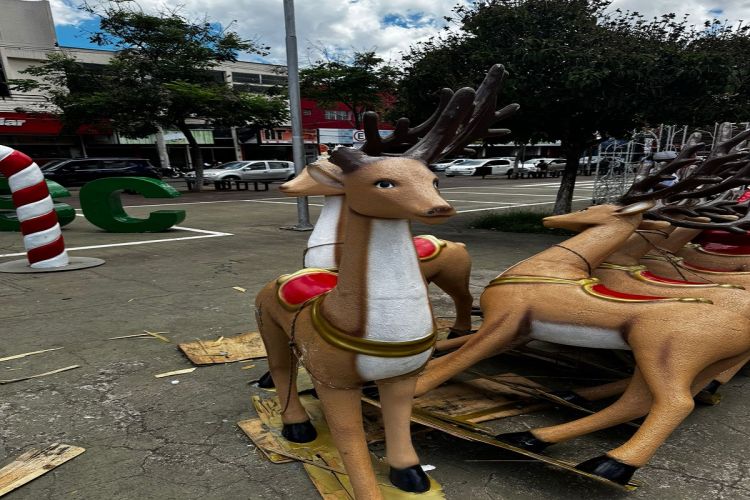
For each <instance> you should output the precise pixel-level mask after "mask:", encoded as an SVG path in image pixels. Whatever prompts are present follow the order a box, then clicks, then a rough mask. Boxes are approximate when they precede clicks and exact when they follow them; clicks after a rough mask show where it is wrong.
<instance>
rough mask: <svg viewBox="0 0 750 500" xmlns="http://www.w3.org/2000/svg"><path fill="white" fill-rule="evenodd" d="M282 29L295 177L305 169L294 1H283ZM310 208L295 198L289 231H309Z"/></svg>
mask: <svg viewBox="0 0 750 500" xmlns="http://www.w3.org/2000/svg"><path fill="white" fill-rule="evenodd" d="M284 27H285V28H286V66H287V74H288V75H289V106H290V107H291V116H292V155H293V157H294V171H295V172H296V173H297V175H299V174H300V172H302V169H303V168H305V143H304V141H303V139H302V103H301V98H300V92H299V68H298V67H297V65H298V63H297V34H296V27H295V24H294V0H284ZM312 228H313V226H312V224H310V208H309V206H308V203H307V196H301V197H299V198H297V225H296V226H292V227H290V228H289V229H293V230H296V231H310V230H312Z"/></svg>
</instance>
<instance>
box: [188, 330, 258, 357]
mask: <svg viewBox="0 0 750 500" xmlns="http://www.w3.org/2000/svg"><path fill="white" fill-rule="evenodd" d="M178 347H179V348H180V350H181V351H182V352H183V353H185V356H187V357H188V358H189V359H190V361H192V362H193V364H196V365H213V364H219V363H234V362H236V361H244V360H246V359H257V358H265V357H266V348H265V347H263V341H262V340H261V338H260V334H259V333H258V332H248V333H242V334H240V335H234V336H232V337H220V338H219V339H214V340H197V341H195V342H186V343H184V344H179V346H178Z"/></svg>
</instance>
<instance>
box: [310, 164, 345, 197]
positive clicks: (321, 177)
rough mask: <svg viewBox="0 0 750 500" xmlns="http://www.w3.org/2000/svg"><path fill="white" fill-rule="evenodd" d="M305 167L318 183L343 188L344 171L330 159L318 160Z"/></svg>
mask: <svg viewBox="0 0 750 500" xmlns="http://www.w3.org/2000/svg"><path fill="white" fill-rule="evenodd" d="M306 168H307V173H309V174H310V177H312V178H313V179H315V181H316V182H318V183H319V184H323V185H324V186H328V187H332V188H336V189H341V190H343V189H344V172H343V171H342V170H341V168H340V167H338V166H337V165H334V164H333V163H331V162H330V161H326V160H319V161H316V162H315V163H311V164H309V165H308V166H307V167H306Z"/></svg>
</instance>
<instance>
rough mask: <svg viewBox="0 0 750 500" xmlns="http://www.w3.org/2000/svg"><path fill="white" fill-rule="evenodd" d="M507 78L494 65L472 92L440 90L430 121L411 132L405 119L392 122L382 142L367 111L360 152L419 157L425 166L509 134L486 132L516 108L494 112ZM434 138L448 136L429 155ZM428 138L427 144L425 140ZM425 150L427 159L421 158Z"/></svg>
mask: <svg viewBox="0 0 750 500" xmlns="http://www.w3.org/2000/svg"><path fill="white" fill-rule="evenodd" d="M507 75H508V73H507V72H506V71H505V68H504V67H503V66H502V65H501V64H495V65H494V66H492V67H491V68H490V69H489V71H488V72H487V75H486V76H485V78H484V80H483V81H482V83H481V85H480V86H479V87H478V88H477V90H476V92H475V91H474V90H473V89H471V88H469V87H466V88H463V89H461V90H459V91H458V92H456V93H455V94H454V93H453V91H452V90H450V89H442V90H441V91H440V92H439V95H440V103H439V104H438V107H437V109H436V110H435V112H434V113H433V114H432V116H430V118H428V119H427V120H425V121H424V122H423V123H421V124H420V125H418V126H416V127H413V128H409V119H408V118H400V119H399V120H398V121H397V122H396V126H395V129H394V131H393V133H392V134H391V135H390V136H388V137H386V138H384V139H381V137H380V134H379V132H378V117H377V114H376V113H374V112H371V111H368V112H367V113H365V116H364V118H363V123H364V125H363V126H364V131H365V137H366V142H365V144H364V145H363V146H362V148H361V150H362V151H364V152H365V153H367V154H368V155H371V156H375V155H385V156H392V155H401V154H403V155H406V156H412V157H419V159H422V160H425V161H427V162H428V163H429V162H432V161H436V160H438V159H440V158H443V157H445V156H448V155H450V154H455V153H458V152H461V151H465V148H466V146H467V145H468V144H470V143H471V142H472V141H475V140H477V139H480V138H484V137H500V136H503V135H507V134H509V133H510V130H509V129H505V128H498V129H492V128H490V127H491V126H492V125H493V124H494V123H496V122H497V121H499V120H503V119H506V118H508V117H509V116H511V115H512V114H513V113H515V112H516V111H517V110H518V108H519V106H518V104H509V105H507V106H505V107H504V108H502V109H501V110H498V111H496V110H495V106H496V105H497V97H498V94H499V92H500V90H501V89H502V83H503V80H504V79H505V77H506V76H507ZM467 91H471V93H472V96H471V97H472V102H470V103H468V104H469V106H468V108H466V105H467V103H466V101H465V99H466V98H467V97H466V95H467V94H466V92H467ZM459 93H462V95H461V97H460V99H456V97H457V95H458V94H459ZM451 105H453V106H456V105H458V106H460V108H461V112H460V113H458V112H457V111H456V110H454V111H452V112H450V111H449V107H450V106H451ZM464 111H466V112H464ZM449 120H455V123H452V124H450V123H448V121H449ZM453 125H455V127H454V126H453ZM437 134H448V135H445V136H442V139H440V140H439V144H441V145H442V147H441V148H440V149H439V150H435V151H433V150H432V148H433V147H434V146H435V145H436V144H438V142H436V137H437V136H438V135H437ZM428 137H429V140H427V139H428ZM425 140H427V142H425ZM427 143H429V144H430V146H429V147H428V146H426V144H427ZM407 148H409V149H407ZM426 148H427V149H426ZM428 149H429V150H430V153H429V155H427V156H424V157H423V154H424V152H425V151H427V150H428ZM405 150H406V151H405Z"/></svg>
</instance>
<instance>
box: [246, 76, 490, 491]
mask: <svg viewBox="0 0 750 500" xmlns="http://www.w3.org/2000/svg"><path fill="white" fill-rule="evenodd" d="M474 98H475V92H474V91H473V90H472V89H468V88H465V89H461V90H459V91H457V92H456V93H455V94H454V95H453V96H452V97H451V100H450V102H449V103H448V104H447V106H446V107H445V109H444V111H443V112H442V113H441V115H440V117H439V118H438V120H437V123H436V124H435V125H434V127H432V128H431V129H430V130H429V132H427V134H426V135H425V136H424V137H423V138H422V139H421V140H420V141H419V142H418V143H416V144H415V145H413V146H412V147H411V148H409V149H408V150H407V151H406V152H405V153H404V155H403V156H401V157H372V156H368V155H367V154H365V153H364V152H362V151H358V150H353V149H349V148H340V149H337V150H336V151H334V152H333V153H332V154H331V156H330V162H321V163H319V164H313V165H310V166H309V167H308V169H309V170H308V171H309V173H310V175H311V176H312V177H313V178H314V179H315V180H316V181H317V182H319V183H321V184H325V185H328V186H331V187H333V188H335V189H337V190H339V191H343V192H344V194H345V195H346V198H347V203H346V205H347V210H348V212H347V216H346V228H345V229H344V234H343V241H344V242H345V245H344V246H343V248H342V250H341V257H340V262H339V272H338V275H336V274H335V273H332V272H330V271H327V270H323V269H305V270H302V271H300V272H299V273H295V274H293V275H289V276H283V277H281V278H279V279H278V280H275V281H273V282H271V283H269V284H268V285H267V286H266V287H264V288H263V290H261V291H260V293H259V294H258V296H257V298H256V315H257V322H258V328H259V330H260V333H261V336H262V338H263V341H264V343H265V345H266V349H267V352H268V362H269V367H270V370H271V374H272V376H273V379H274V381H275V382H276V386H277V393H278V395H279V399H280V403H281V407H282V408H283V411H282V422H283V424H284V426H283V430H282V435H283V436H284V437H285V438H286V439H288V440H290V441H295V442H309V441H311V440H313V439H315V437H316V432H315V429H314V427H313V426H312V425H311V423H310V421H309V418H308V416H307V414H306V412H305V409H304V408H303V406H302V405H301V403H300V401H299V397H298V395H297V391H296V389H295V385H296V373H297V371H296V365H297V361H298V360H299V361H301V362H302V363H303V365H304V366H305V367H306V368H307V370H308V371H309V372H310V375H311V376H312V379H313V383H314V385H315V389H316V391H317V393H318V396H319V398H320V400H321V403H322V405H323V410H324V413H325V416H326V420H327V421H328V425H329V427H330V429H331V434H332V437H333V440H334V443H335V445H336V447H337V449H338V450H339V452H340V454H341V457H342V460H343V462H344V467H345V469H346V471H347V473H348V474H349V478H350V480H351V483H352V487H353V489H354V494H355V497H356V498H358V499H370V498H380V497H381V495H380V491H379V489H378V486H377V482H376V480H375V475H374V473H373V471H372V467H371V464H370V457H369V453H368V449H367V444H366V442H365V435H364V430H363V428H362V414H361V411H362V409H361V402H360V396H361V393H360V389H361V386H362V384H363V383H364V382H366V381H375V382H376V383H377V384H378V388H379V391H380V396H381V405H382V411H383V421H384V425H385V435H386V460H387V462H388V464H389V465H390V467H391V473H390V478H391V482H392V483H393V484H394V485H395V486H397V487H398V488H400V489H402V490H406V491H412V492H422V491H426V490H427V489H429V479H428V478H427V476H426V475H425V474H424V472H423V471H422V469H421V467H420V465H419V458H418V457H417V454H416V452H415V451H414V448H413V446H412V444H411V435H410V415H411V406H412V398H413V393H414V386H415V383H416V373H417V372H418V371H419V370H421V368H422V367H423V365H424V364H425V363H426V362H427V360H428V359H429V357H430V355H431V353H432V350H433V345H434V342H435V325H434V321H433V318H432V311H431V307H430V302H429V297H428V293H427V286H426V283H425V280H424V278H423V276H422V274H421V272H420V268H419V262H418V258H417V254H416V251H415V250H414V245H413V242H412V235H411V232H410V228H409V221H411V220H416V221H420V222H423V223H427V224H435V223H439V222H442V221H444V220H445V219H446V218H447V217H450V216H452V215H453V214H454V213H455V211H454V210H453V208H452V207H451V206H450V205H449V204H448V203H447V202H446V201H445V200H444V199H443V198H442V197H441V196H440V194H439V192H438V190H437V178H436V177H435V175H434V174H433V173H432V172H430V171H429V170H428V169H427V168H426V163H427V162H429V161H430V160H432V159H433V158H435V157H437V156H438V155H440V154H441V152H442V151H443V150H444V149H445V148H446V147H448V146H449V144H450V143H451V141H453V140H454V139H455V137H456V135H457V133H460V132H457V130H458V129H459V127H460V126H461V124H465V123H466V119H467V117H469V116H470V114H471V112H472V107H473V103H474ZM326 291H328V293H324V292H326Z"/></svg>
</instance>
